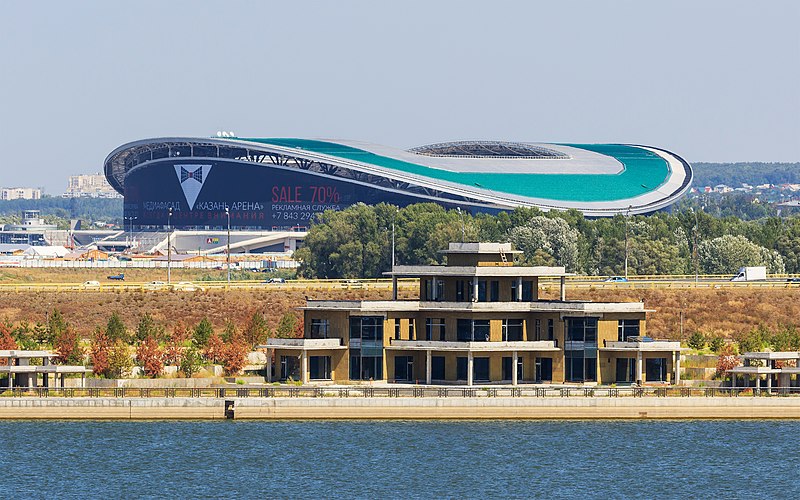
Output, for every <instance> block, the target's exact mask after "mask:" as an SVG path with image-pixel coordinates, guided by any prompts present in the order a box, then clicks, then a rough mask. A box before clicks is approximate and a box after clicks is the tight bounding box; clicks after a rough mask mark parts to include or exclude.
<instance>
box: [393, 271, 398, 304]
mask: <svg viewBox="0 0 800 500" xmlns="http://www.w3.org/2000/svg"><path fill="white" fill-rule="evenodd" d="M392 300H397V276H392Z"/></svg>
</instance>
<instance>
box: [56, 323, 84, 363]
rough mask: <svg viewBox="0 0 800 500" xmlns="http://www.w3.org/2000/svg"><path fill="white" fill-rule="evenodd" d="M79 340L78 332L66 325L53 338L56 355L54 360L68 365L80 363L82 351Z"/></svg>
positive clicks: (81, 361)
mask: <svg viewBox="0 0 800 500" xmlns="http://www.w3.org/2000/svg"><path fill="white" fill-rule="evenodd" d="M80 340H81V339H80V335H79V334H78V332H77V331H76V330H75V329H74V328H72V327H70V326H67V327H66V328H65V329H64V330H63V331H61V332H60V333H59V334H58V335H57V336H56V338H55V345H54V346H53V350H54V351H55V352H56V354H57V355H58V357H57V358H56V360H57V361H58V362H59V363H63V364H68V365H82V364H83V354H84V353H83V348H82V347H81V345H80Z"/></svg>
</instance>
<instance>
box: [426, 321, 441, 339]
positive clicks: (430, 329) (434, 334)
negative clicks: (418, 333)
mask: <svg viewBox="0 0 800 500" xmlns="http://www.w3.org/2000/svg"><path fill="white" fill-rule="evenodd" d="M425 340H429V341H430V340H438V341H441V342H444V341H445V340H446V337H445V328H444V318H425Z"/></svg>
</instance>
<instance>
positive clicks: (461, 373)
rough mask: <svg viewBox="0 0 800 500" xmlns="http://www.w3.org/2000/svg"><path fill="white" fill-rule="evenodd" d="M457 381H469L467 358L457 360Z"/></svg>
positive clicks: (461, 357) (462, 357) (460, 357)
mask: <svg viewBox="0 0 800 500" xmlns="http://www.w3.org/2000/svg"><path fill="white" fill-rule="evenodd" d="M456 380H467V358H466V357H465V356H459V357H457V358H456Z"/></svg>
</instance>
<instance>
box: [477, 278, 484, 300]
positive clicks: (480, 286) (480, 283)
mask: <svg viewBox="0 0 800 500" xmlns="http://www.w3.org/2000/svg"><path fill="white" fill-rule="evenodd" d="M478 302H486V280H478Z"/></svg>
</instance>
